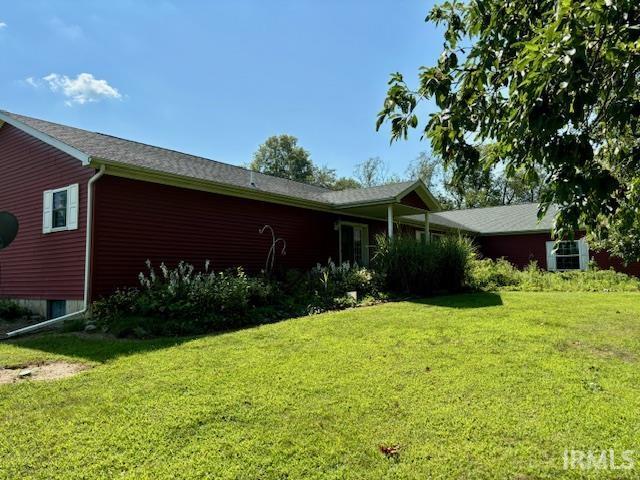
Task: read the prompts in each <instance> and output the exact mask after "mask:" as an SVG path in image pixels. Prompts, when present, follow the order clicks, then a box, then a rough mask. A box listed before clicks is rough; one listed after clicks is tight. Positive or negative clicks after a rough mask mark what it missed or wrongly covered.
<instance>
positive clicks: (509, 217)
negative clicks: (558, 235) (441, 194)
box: [414, 203, 557, 234]
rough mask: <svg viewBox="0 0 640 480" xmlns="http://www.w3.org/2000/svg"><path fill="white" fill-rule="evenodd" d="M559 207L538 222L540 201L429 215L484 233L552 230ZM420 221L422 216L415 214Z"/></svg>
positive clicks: (447, 224)
mask: <svg viewBox="0 0 640 480" xmlns="http://www.w3.org/2000/svg"><path fill="white" fill-rule="evenodd" d="M556 212H557V209H556V208H555V207H554V206H551V207H550V208H549V210H548V211H547V214H546V215H545V216H544V218H542V220H541V221H540V222H538V204H537V203H524V204H521V205H504V206H499V207H487V208H471V209H467V210H450V211H448V212H438V213H432V214H430V215H429V220H430V222H431V223H432V224H434V225H441V226H444V227H448V228H457V229H460V230H467V231H470V232H476V233H480V234H491V233H495V234H497V233H517V232H537V231H540V232H542V231H546V232H548V231H550V230H551V228H552V227H553V218H554V217H555V214H556ZM414 219H415V220H419V219H420V218H419V216H416V217H414Z"/></svg>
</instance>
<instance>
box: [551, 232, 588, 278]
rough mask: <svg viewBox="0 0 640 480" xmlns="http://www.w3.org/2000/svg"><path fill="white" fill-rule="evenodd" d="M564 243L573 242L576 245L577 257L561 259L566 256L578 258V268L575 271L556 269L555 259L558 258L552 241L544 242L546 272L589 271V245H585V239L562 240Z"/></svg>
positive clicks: (554, 243)
mask: <svg viewBox="0 0 640 480" xmlns="http://www.w3.org/2000/svg"><path fill="white" fill-rule="evenodd" d="M563 241H566V242H571V241H573V242H575V243H577V244H578V254H577V255H562V256H563V257H566V256H571V257H575V256H577V257H578V261H579V268H577V269H573V268H572V269H559V268H557V262H556V258H557V257H558V256H557V254H556V251H555V247H556V242H554V241H550V242H546V249H547V270H548V271H550V272H571V271H577V270H582V271H586V270H588V269H589V245H588V244H587V239H586V238H584V237H583V238H580V239H578V240H563Z"/></svg>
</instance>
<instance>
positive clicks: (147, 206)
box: [92, 175, 384, 298]
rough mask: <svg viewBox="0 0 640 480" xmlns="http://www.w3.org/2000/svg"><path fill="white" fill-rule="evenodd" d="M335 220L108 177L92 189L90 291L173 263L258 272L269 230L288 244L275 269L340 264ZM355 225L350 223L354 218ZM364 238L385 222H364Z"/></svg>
mask: <svg viewBox="0 0 640 480" xmlns="http://www.w3.org/2000/svg"><path fill="white" fill-rule="evenodd" d="M338 218H339V217H338V216H336V215H334V214H331V213H325V212H319V211H314V210H307V209H302V208H297V207H290V206H286V205H279V204H274V203H267V202H261V201H256V200H248V199H242V198H236V197H230V196H225V195H218V194H213V193H207V192H201V191H197V190H187V189H183V188H177V187H172V186H167V185H160V184H156V183H150V182H142V181H137V180H130V179H125V178H120V177H114V176H109V175H106V176H104V177H103V178H102V179H100V180H99V181H98V182H97V183H96V204H95V219H94V228H95V236H94V257H93V290H92V296H93V297H94V298H97V297H99V296H101V295H105V294H109V293H110V292H112V291H113V290H114V289H116V288H118V287H123V286H133V285H137V282H138V279H137V277H138V273H139V272H140V271H143V270H145V265H144V263H145V261H146V260H147V259H149V260H151V261H152V262H153V263H154V264H156V265H159V263H160V262H165V263H166V264H169V265H175V264H176V263H177V262H179V261H181V260H185V261H188V262H190V263H193V264H194V265H196V267H201V266H202V265H203V264H204V262H205V261H206V260H207V259H208V260H210V261H211V266H212V267H213V268H215V269H216V270H220V269H225V268H230V267H237V266H242V267H244V268H245V269H247V271H249V272H257V271H259V270H261V269H262V268H264V264H265V260H266V257H267V252H268V251H269V248H270V246H271V235H270V234H269V233H265V234H262V235H261V234H259V233H258V229H260V228H261V227H262V226H263V225H265V224H267V225H271V226H272V227H273V229H274V230H275V233H276V235H277V236H278V237H282V238H283V239H285V240H286V242H287V253H286V255H285V256H280V255H279V254H278V256H277V259H276V265H279V266H280V267H281V268H284V267H286V268H300V269H307V268H309V267H311V266H313V265H314V264H316V263H317V262H322V263H324V262H326V261H327V260H328V259H329V258H332V259H333V260H337V258H338V232H337V231H336V230H335V228H334V225H335V222H336V221H337V220H338ZM352 220H353V219H352ZM354 221H358V222H360V223H369V224H370V225H371V226H370V236H371V237H372V239H373V235H374V234H375V233H377V232H379V231H380V230H381V229H383V228H384V222H369V221H363V220H360V219H357V220H354Z"/></svg>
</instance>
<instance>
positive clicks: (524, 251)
mask: <svg viewBox="0 0 640 480" xmlns="http://www.w3.org/2000/svg"><path fill="white" fill-rule="evenodd" d="M579 236H580V234H578V235H576V237H579ZM550 240H551V235H550V234H548V233H533V234H523V235H491V236H485V237H479V238H478V239H477V242H478V245H479V246H480V251H481V253H482V254H483V255H484V256H485V257H488V258H494V259H495V258H501V257H504V258H505V259H507V260H508V261H509V262H511V263H513V264H514V265H515V266H517V267H518V268H524V267H526V266H527V265H528V264H529V262H531V261H532V260H535V261H536V262H538V266H539V267H540V268H542V269H546V268H547V247H546V242H548V241H550ZM589 256H590V258H591V259H593V260H595V262H596V264H597V265H598V267H600V268H602V269H609V268H613V269H614V270H616V271H618V272H623V273H627V274H629V275H636V276H640V263H638V262H636V263H631V264H629V265H625V264H624V262H622V260H620V259H619V258H616V257H612V256H611V255H609V254H608V253H607V252H596V251H593V250H591V251H590V252H589Z"/></svg>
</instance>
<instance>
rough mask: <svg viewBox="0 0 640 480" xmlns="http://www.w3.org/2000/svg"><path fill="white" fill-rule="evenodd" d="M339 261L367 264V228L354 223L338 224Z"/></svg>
mask: <svg viewBox="0 0 640 480" xmlns="http://www.w3.org/2000/svg"><path fill="white" fill-rule="evenodd" d="M340 261H341V262H343V263H344V262H349V263H351V264H352V265H353V264H354V263H357V264H358V265H368V264H369V229H368V227H367V226H366V225H360V224H355V223H341V224H340Z"/></svg>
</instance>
